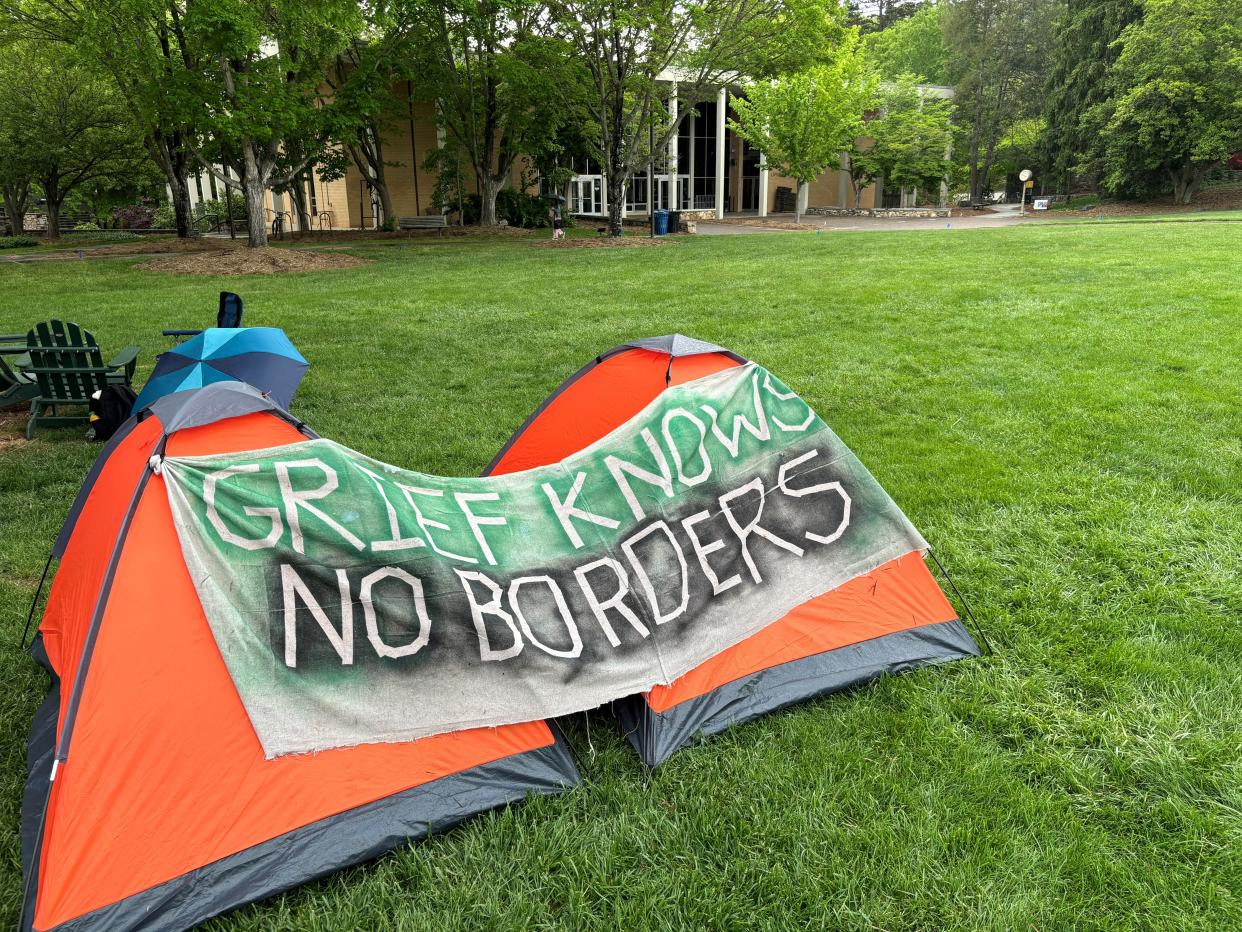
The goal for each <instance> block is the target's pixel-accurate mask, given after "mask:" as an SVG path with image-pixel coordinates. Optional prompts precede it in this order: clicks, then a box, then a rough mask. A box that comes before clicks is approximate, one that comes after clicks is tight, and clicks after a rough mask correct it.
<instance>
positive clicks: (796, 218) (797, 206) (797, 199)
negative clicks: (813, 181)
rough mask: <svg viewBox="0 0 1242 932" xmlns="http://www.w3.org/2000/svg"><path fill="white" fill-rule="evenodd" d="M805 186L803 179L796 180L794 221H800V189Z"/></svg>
mask: <svg viewBox="0 0 1242 932" xmlns="http://www.w3.org/2000/svg"><path fill="white" fill-rule="evenodd" d="M805 187H806V182H805V181H799V182H798V193H797V194H795V195H794V223H801V222H802V189H803V188H805Z"/></svg>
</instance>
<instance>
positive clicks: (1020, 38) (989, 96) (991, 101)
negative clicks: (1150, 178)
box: [944, 0, 1056, 201]
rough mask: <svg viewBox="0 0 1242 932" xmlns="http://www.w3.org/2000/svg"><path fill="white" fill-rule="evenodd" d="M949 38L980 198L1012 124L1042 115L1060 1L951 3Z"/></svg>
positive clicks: (965, 150) (966, 149)
mask: <svg viewBox="0 0 1242 932" xmlns="http://www.w3.org/2000/svg"><path fill="white" fill-rule="evenodd" d="M945 2H946V3H947V7H946V10H945V13H944V30H945V39H946V43H947V44H948V47H949V50H950V53H951V54H952V55H953V57H954V59H955V61H956V62H957V72H958V75H959V77H958V82H957V85H956V92H957V93H956V98H955V99H956V102H957V107H958V112H959V113H960V114H961V123H960V125H961V128H962V130H961V132H962V136H963V137H964V139H963V144H962V145H959V146H957V147H955V151H958V152H961V153H962V154H963V155H964V156H965V158H966V163H967V166H968V168H969V173H970V195H971V199H972V200H976V201H977V200H983V198H984V197H985V196H986V195H987V194H988V192H989V191H990V190H991V175H992V169H993V167H994V163H995V160H996V156H997V146H998V145H999V144H1000V141H1001V138H1002V137H1003V136H1004V134H1005V131H1006V129H1007V128H1008V127H1009V126H1010V125H1012V124H1013V123H1014V122H1016V121H1018V120H1022V119H1025V118H1027V117H1030V116H1033V115H1036V114H1037V113H1038V111H1039V109H1040V104H1041V91H1042V89H1043V87H1044V86H1045V83H1046V75H1045V73H1046V69H1047V56H1046V53H1045V50H1044V47H1043V42H1044V37H1045V35H1046V34H1047V30H1048V26H1049V24H1050V23H1051V22H1052V21H1053V17H1054V8H1055V3H1056V0H945Z"/></svg>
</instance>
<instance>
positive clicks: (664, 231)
mask: <svg viewBox="0 0 1242 932" xmlns="http://www.w3.org/2000/svg"><path fill="white" fill-rule="evenodd" d="M655 233H656V236H668V211H667V210H657V211H656V212H655Z"/></svg>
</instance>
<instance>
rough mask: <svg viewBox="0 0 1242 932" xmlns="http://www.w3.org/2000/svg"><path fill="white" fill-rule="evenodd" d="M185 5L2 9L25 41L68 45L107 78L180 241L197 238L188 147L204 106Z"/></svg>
mask: <svg viewBox="0 0 1242 932" xmlns="http://www.w3.org/2000/svg"><path fill="white" fill-rule="evenodd" d="M185 7H186V4H185V2H184V0H110V2H109V3H107V4H93V3H76V2H70V0H13V2H7V3H4V4H3V9H4V10H5V12H6V13H7V14H8V15H9V17H10V19H11V21H12V22H13V23H14V24H15V25H16V27H17V28H18V29H19V30H20V31H21V32H22V34H24V35H25V36H27V37H33V38H38V39H43V40H48V41H55V42H60V43H63V44H66V45H71V46H72V47H73V48H74V49H75V50H76V51H77V52H79V53H80V54H81V55H82V56H84V57H85V58H88V59H90V60H91V61H93V62H95V63H96V64H97V65H98V66H99V67H100V68H101V69H102V70H103V71H104V72H105V73H106V74H108V75H110V76H111V78H112V81H113V82H114V84H115V86H116V88H117V90H118V91H119V93H120V95H121V98H122V99H123V100H124V102H125V104H126V106H127V107H128V109H129V112H130V117H131V119H132V120H133V121H134V123H135V125H136V126H137V127H138V130H139V132H140V133H141V138H142V141H143V145H144V146H145V148H146V150H147V153H148V154H149V155H150V157H151V159H152V160H153V161H154V162H155V164H156V165H157V166H158V167H159V169H160V171H161V172H162V173H163V175H164V178H165V181H166V182H167V184H168V189H169V191H170V192H171V195H172V198H171V199H172V205H173V208H174V217H175V222H176V228H177V234H178V235H179V236H190V235H191V234H192V222H193V218H192V217H191V216H190V188H189V181H188V179H189V173H190V168H191V166H192V164H193V161H194V159H193V154H192V152H191V146H192V144H193V141H194V139H195V138H196V137H197V135H198V134H199V133H200V132H201V126H199V125H198V124H199V123H200V122H201V120H202V115H203V111H202V107H201V106H196V105H195V104H196V101H195V99H194V97H193V95H192V92H191V83H192V80H193V76H194V75H195V74H196V73H197V70H198V69H199V67H200V66H201V64H202V63H201V61H200V58H199V52H198V50H197V49H196V47H195V43H194V41H193V37H192V36H188V35H187V33H186V29H185Z"/></svg>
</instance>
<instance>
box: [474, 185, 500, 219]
mask: <svg viewBox="0 0 1242 932" xmlns="http://www.w3.org/2000/svg"><path fill="white" fill-rule="evenodd" d="M481 177H482V179H483V187H481V188H480V189H479V226H484V227H494V226H496V223H497V220H496V197H497V195H498V194H500V184H501V183H500V181H499V180H498V179H497V178H496V176H495V175H493V174H492V173H491V172H484V173H483V174H482V176H481Z"/></svg>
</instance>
